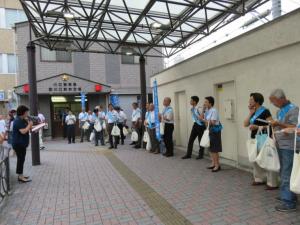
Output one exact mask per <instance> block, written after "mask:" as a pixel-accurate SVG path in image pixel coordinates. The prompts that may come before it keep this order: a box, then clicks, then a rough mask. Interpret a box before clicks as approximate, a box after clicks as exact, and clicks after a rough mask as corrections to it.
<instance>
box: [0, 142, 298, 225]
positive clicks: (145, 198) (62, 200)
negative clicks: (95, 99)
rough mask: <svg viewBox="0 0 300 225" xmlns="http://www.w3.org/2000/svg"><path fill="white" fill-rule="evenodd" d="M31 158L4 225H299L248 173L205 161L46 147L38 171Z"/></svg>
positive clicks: (1, 213)
mask: <svg viewBox="0 0 300 225" xmlns="http://www.w3.org/2000/svg"><path fill="white" fill-rule="evenodd" d="M30 154H31V152H30V151H28V155H27V156H28V157H27V162H26V168H25V171H26V173H27V174H29V175H31V176H32V179H33V182H31V183H30V184H18V183H15V182H14V183H13V193H12V195H11V196H10V197H9V198H8V199H7V200H6V201H5V203H4V204H3V205H2V206H1V208H0V224H1V225H4V224H9V225H14V224H16V225H17V224H22V225H27V224H28V225H29V224H30V225H34V224H61V225H63V224H72V225H73V224H74V225H79V224H99V225H100V224H127V225H131V224H142V225H146V224H149V225H152V224H153V225H155V224H170V225H173V224H174V225H176V224H201V225H206V224H207V225H209V224H211V225H223V224H224V225H225V224H230V225H233V224H235V225H244V224H245V225H246V224H253V225H262V224H274V225H288V224H300V212H299V211H297V212H294V213H279V212H275V211H274V205H276V204H277V202H276V200H275V197H276V196H277V195H278V192H277V191H272V192H268V191H265V190H264V188H263V187H251V186H250V185H249V184H250V183H251V174H249V173H246V172H242V171H240V170H236V169H232V168H229V167H226V168H225V170H222V171H221V172H220V173H215V174H212V173H211V172H210V171H208V170H206V169H205V167H206V166H207V164H208V162H207V161H206V160H202V161H196V160H181V159H180V158H179V157H180V155H181V154H182V153H180V152H179V153H178V154H177V156H176V157H174V158H164V157H162V156H160V155H153V154H149V153H147V152H145V151H143V150H133V149H131V147H129V146H126V145H125V146H122V147H121V146H120V148H119V150H117V151H114V152H111V151H107V150H104V149H102V148H100V147H99V148H97V149H96V148H94V147H93V146H92V145H90V144H87V143H83V144H79V143H78V144H72V145H68V144H65V142H61V141H51V142H47V150H46V151H42V152H41V161H42V165H41V166H35V167H32V166H31V162H30V159H31V157H30ZM11 164H12V167H14V164H15V158H12V159H11ZM13 170H14V168H12V172H13ZM13 176H14V177H13V179H12V180H13V181H15V180H16V177H15V175H13ZM163 212H165V213H163ZM172 215H173V216H172Z"/></svg>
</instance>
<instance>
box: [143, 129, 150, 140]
mask: <svg viewBox="0 0 300 225" xmlns="http://www.w3.org/2000/svg"><path fill="white" fill-rule="evenodd" d="M143 141H144V142H145V143H148V142H150V137H149V133H148V131H145V133H144V137H143Z"/></svg>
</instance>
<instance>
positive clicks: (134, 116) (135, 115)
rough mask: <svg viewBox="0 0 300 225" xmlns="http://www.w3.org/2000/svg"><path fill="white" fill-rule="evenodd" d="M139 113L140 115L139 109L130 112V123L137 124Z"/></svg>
mask: <svg viewBox="0 0 300 225" xmlns="http://www.w3.org/2000/svg"><path fill="white" fill-rule="evenodd" d="M141 113H142V112H141V110H140V109H139V108H137V109H134V110H133V111H132V115H131V121H132V122H137V121H138V120H139V119H140V118H141V117H142V115H141Z"/></svg>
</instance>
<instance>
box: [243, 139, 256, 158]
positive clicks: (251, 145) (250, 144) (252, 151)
mask: <svg viewBox="0 0 300 225" xmlns="http://www.w3.org/2000/svg"><path fill="white" fill-rule="evenodd" d="M246 146H247V151H248V158H249V162H251V163H254V162H255V160H256V158H257V140H256V139H254V138H250V139H249V140H247V142H246Z"/></svg>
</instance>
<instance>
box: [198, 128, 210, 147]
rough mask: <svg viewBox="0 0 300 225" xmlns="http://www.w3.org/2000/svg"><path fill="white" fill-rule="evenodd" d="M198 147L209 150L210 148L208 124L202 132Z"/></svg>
mask: <svg viewBox="0 0 300 225" xmlns="http://www.w3.org/2000/svg"><path fill="white" fill-rule="evenodd" d="M200 146H201V147H203V148H209V147H210V138H209V122H208V126H207V128H206V130H205V131H204V132H203V135H202V138H201V141H200Z"/></svg>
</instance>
